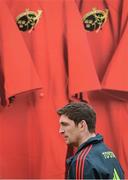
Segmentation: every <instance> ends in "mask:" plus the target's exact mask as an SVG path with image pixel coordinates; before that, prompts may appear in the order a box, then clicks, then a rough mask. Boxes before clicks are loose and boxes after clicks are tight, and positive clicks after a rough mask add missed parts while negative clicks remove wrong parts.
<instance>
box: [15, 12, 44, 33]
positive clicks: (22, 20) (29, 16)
mask: <svg viewBox="0 0 128 180" xmlns="http://www.w3.org/2000/svg"><path fill="white" fill-rule="evenodd" d="M41 15H42V10H37V12H35V11H29V9H26V10H25V12H23V13H21V14H19V15H18V16H17V17H16V23H17V26H18V28H19V30H20V31H24V32H25V31H28V32H31V31H32V30H34V28H35V26H36V25H37V24H38V22H39V19H40V17H41Z"/></svg>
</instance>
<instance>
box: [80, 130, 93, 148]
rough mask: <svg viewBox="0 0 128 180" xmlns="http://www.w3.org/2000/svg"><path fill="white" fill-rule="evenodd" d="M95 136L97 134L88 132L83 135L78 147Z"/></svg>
mask: <svg viewBox="0 0 128 180" xmlns="http://www.w3.org/2000/svg"><path fill="white" fill-rule="evenodd" d="M95 136H96V134H95V133H88V135H86V136H83V138H82V139H81V141H80V143H79V145H78V147H79V146H80V145H81V144H83V143H84V142H86V141H87V140H88V139H90V138H92V137H95Z"/></svg>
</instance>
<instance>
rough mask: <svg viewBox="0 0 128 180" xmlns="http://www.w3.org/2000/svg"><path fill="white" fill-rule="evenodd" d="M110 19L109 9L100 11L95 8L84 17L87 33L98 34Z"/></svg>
mask: <svg viewBox="0 0 128 180" xmlns="http://www.w3.org/2000/svg"><path fill="white" fill-rule="evenodd" d="M107 18H108V9H105V10H98V9H96V8H93V9H92V11H90V12H88V13H87V14H85V15H84V16H83V23H84V27H85V29H86V30H87V31H96V32H98V31H99V30H100V29H102V26H103V24H104V23H105V22H106V20H107Z"/></svg>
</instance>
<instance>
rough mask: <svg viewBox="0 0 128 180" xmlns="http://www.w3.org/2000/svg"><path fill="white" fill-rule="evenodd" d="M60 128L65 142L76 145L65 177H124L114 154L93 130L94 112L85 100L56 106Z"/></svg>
mask: <svg viewBox="0 0 128 180" xmlns="http://www.w3.org/2000/svg"><path fill="white" fill-rule="evenodd" d="M57 113H58V114H59V115H60V130H59V132H60V133H61V134H62V135H63V136H64V139H65V142H66V143H67V144H68V145H69V144H72V145H73V146H75V147H78V150H77V152H76V153H75V155H74V156H73V157H71V158H69V159H68V160H67V164H68V175H67V177H68V179H123V178H124V173H123V170H122V168H121V166H120V163H119V161H118V160H117V158H116V156H115V154H114V153H113V152H112V151H111V150H110V149H109V148H108V147H107V146H106V145H105V144H104V142H103V137H102V136H101V135H100V134H96V132H95V126H96V113H95V111H94V110H93V108H92V107H91V106H90V105H88V104H87V103H84V102H74V103H71V104H68V105H66V106H64V107H63V108H61V109H59V110H58V111H57Z"/></svg>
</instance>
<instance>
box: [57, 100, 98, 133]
mask: <svg viewBox="0 0 128 180" xmlns="http://www.w3.org/2000/svg"><path fill="white" fill-rule="evenodd" d="M57 113H58V114H59V115H60V116H61V115H65V116H67V117H68V118H69V119H71V120H73V121H74V123H75V124H76V125H78V123H79V122H81V121H82V120H85V121H86V123H87V126H88V130H89V132H95V126H96V112H95V111H94V110H93V108H92V107H91V106H90V105H89V104H88V103H85V102H72V103H70V104H67V105H66V106H64V107H62V108H61V109H59V110H58V111H57Z"/></svg>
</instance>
